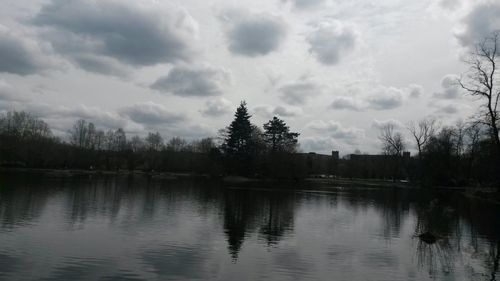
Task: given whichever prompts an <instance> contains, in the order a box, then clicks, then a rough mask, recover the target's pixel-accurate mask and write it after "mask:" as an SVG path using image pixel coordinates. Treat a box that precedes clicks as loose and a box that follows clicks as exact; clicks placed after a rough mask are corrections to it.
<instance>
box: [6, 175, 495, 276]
mask: <svg viewBox="0 0 500 281" xmlns="http://www.w3.org/2000/svg"><path fill="white" fill-rule="evenodd" d="M428 231H430V232H432V233H435V234H437V235H438V239H437V241H436V242H435V243H431V244H427V243H425V242H423V241H421V240H420V239H419V238H418V237H416V236H415V235H416V234H420V233H424V232H428ZM499 256H500V209H499V207H498V205H493V204H489V203H486V202H484V201H475V200H469V199H466V198H465V197H464V196H462V195H461V194H459V193H457V192H453V191H439V192H437V191H434V192H422V191H417V190H401V189H399V190H393V189H390V190H388V189H331V190H327V191H321V190H314V189H311V188H307V189H305V188H304V189H300V188H299V189H293V190H292V189H290V188H284V187H280V188H273V189H266V188H262V187H259V186H258V185H257V184H254V185H253V186H252V185H250V186H247V187H231V186H226V187H222V186H221V185H220V184H217V183H210V182H207V181H203V180H175V181H172V180H170V181H167V180H159V179H147V178H137V177H135V178H127V177H123V178H121V177H108V178H106V177H98V178H96V177H93V178H92V177H90V178H89V177H77V178H51V177H41V176H37V177H35V176H32V175H27V174H25V175H16V176H6V175H0V280H349V281H352V280H499V279H500V277H499V276H500V272H499V269H498V262H499ZM495 278H496V279H495Z"/></svg>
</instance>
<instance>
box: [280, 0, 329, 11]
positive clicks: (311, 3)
mask: <svg viewBox="0 0 500 281" xmlns="http://www.w3.org/2000/svg"><path fill="white" fill-rule="evenodd" d="M283 2H287V0H284V1H283ZM288 2H291V3H292V4H293V6H294V7H295V8H296V9H300V10H308V9H312V8H317V7H319V6H321V5H323V4H324V3H325V0H288Z"/></svg>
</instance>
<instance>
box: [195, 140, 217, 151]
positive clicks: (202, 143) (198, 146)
mask: <svg viewBox="0 0 500 281" xmlns="http://www.w3.org/2000/svg"><path fill="white" fill-rule="evenodd" d="M192 146H193V150H194V151H195V152H199V153H209V152H211V151H212V150H213V149H214V148H216V145H215V142H214V140H213V139H212V138H203V139H201V140H199V141H195V142H193V143H192Z"/></svg>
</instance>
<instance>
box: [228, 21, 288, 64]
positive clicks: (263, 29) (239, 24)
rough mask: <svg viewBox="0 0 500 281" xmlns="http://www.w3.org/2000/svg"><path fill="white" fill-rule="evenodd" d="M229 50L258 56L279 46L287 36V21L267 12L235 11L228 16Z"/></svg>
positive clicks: (244, 54)
mask: <svg viewBox="0 0 500 281" xmlns="http://www.w3.org/2000/svg"><path fill="white" fill-rule="evenodd" d="M224 19H225V20H227V23H228V24H229V26H230V27H229V28H228V30H227V32H226V36H227V39H228V40H229V51H231V53H234V54H238V55H243V56H249V57H256V56H263V55H267V54H269V53H271V52H272V51H275V50H276V49H278V48H279V46H280V45H281V43H282V42H283V40H284V39H285V37H286V33H287V27H286V25H285V23H284V22H283V21H282V20H281V19H279V18H277V17H275V16H271V15H267V14H253V15H250V14H244V13H238V12H234V13H233V14H229V15H228V16H227V17H226V18H224Z"/></svg>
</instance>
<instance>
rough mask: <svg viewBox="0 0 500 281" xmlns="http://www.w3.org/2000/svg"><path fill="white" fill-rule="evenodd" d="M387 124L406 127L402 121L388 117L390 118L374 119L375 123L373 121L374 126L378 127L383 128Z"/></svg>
mask: <svg viewBox="0 0 500 281" xmlns="http://www.w3.org/2000/svg"><path fill="white" fill-rule="evenodd" d="M387 125H392V126H394V127H395V128H400V129H401V128H404V127H405V126H404V125H403V123H401V122H400V121H398V120H395V119H388V120H377V119H375V120H373V123H372V127H374V128H377V129H382V128H384V127H385V126H387Z"/></svg>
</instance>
